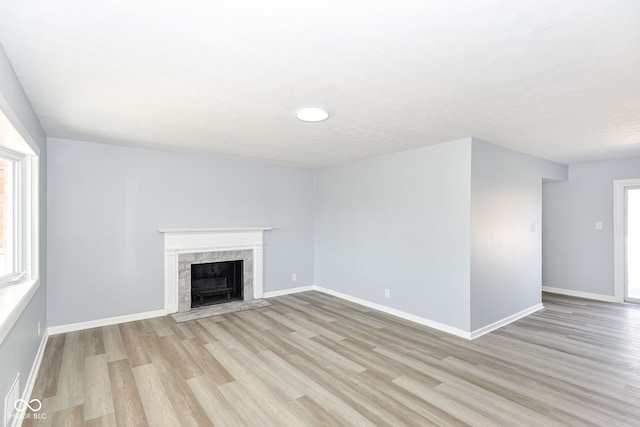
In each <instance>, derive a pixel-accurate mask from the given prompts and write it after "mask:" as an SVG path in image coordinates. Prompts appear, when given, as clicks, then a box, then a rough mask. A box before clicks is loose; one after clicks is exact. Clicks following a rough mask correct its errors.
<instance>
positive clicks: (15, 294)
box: [0, 280, 40, 343]
mask: <svg viewBox="0 0 640 427" xmlns="http://www.w3.org/2000/svg"><path fill="white" fill-rule="evenodd" d="M39 287H40V280H27V281H24V282H22V283H20V282H18V283H13V284H11V285H10V286H4V287H2V288H0V343H2V342H3V341H4V339H5V338H6V337H7V335H9V332H10V331H11V328H13V325H15V323H16V321H17V320H18V318H19V317H20V315H21V314H22V312H23V311H24V310H25V308H27V306H28V305H29V302H30V301H31V299H32V298H33V296H34V295H35V294H36V292H37V291H38V288H39Z"/></svg>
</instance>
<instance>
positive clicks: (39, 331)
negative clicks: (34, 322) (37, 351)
mask: <svg viewBox="0 0 640 427" xmlns="http://www.w3.org/2000/svg"><path fill="white" fill-rule="evenodd" d="M41 332H42V331H41V330H40V321H39V320H38V336H40V334H41Z"/></svg>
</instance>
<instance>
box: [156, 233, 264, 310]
mask: <svg viewBox="0 0 640 427" xmlns="http://www.w3.org/2000/svg"><path fill="white" fill-rule="evenodd" d="M272 229H273V227H245V228H193V229H160V230H158V231H159V232H160V233H163V234H164V309H165V311H166V312H167V313H177V312H178V309H179V303H178V301H179V293H180V291H179V289H180V286H179V274H178V271H179V265H178V258H179V255H180V254H182V253H197V252H224V251H229V250H252V251H253V298H254V299H260V298H262V297H263V292H264V271H263V270H264V259H263V258H264V250H263V246H264V232H265V231H268V230H272Z"/></svg>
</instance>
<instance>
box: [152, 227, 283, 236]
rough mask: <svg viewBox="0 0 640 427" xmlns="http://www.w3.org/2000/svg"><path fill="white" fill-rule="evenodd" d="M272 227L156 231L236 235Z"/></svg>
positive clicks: (168, 229) (162, 230)
mask: <svg viewBox="0 0 640 427" xmlns="http://www.w3.org/2000/svg"><path fill="white" fill-rule="evenodd" d="M269 230H273V227H243V228H161V229H159V230H158V231H159V232H160V233H165V234H189V233H227V232H230V233H238V232H245V231H269Z"/></svg>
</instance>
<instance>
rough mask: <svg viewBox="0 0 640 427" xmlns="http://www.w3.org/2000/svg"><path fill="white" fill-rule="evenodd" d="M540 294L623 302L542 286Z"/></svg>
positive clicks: (616, 300)
mask: <svg viewBox="0 0 640 427" xmlns="http://www.w3.org/2000/svg"><path fill="white" fill-rule="evenodd" d="M542 292H549V293H550V294H559V295H567V296H570V297H578V298H585V299H592V300H595V301H605V302H623V301H622V300H621V299H620V298H616V297H614V296H612V295H602V294H592V293H591V292H582V291H573V290H571V289H563V288H554V287H551V286H543V287H542Z"/></svg>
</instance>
